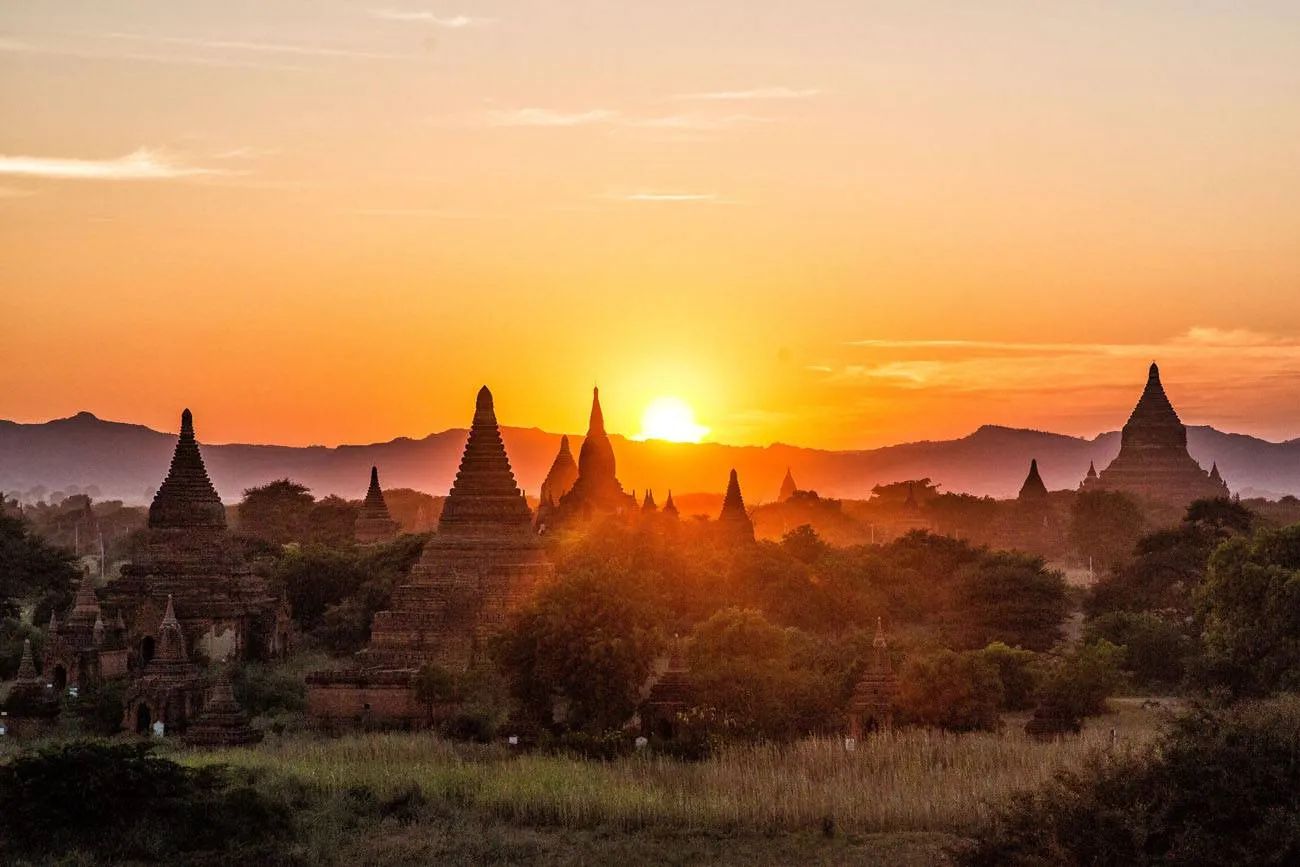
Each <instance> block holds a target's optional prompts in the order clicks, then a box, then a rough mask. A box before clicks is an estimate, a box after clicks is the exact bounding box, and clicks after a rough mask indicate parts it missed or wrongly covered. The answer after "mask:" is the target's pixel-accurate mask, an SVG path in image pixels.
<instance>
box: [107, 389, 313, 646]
mask: <svg viewBox="0 0 1300 867" xmlns="http://www.w3.org/2000/svg"><path fill="white" fill-rule="evenodd" d="M168 598H170V599H172V600H174V607H175V614H176V617H177V621H178V622H179V624H180V627H181V631H182V633H183V634H184V637H185V639H186V645H187V646H188V647H190V648H192V649H193V650H195V651H196V652H198V653H200V654H201V655H203V656H205V657H207V658H208V659H212V660H224V659H255V658H262V657H272V656H280V655H283V654H284V653H286V652H287V650H288V647H289V645H290V643H291V641H292V633H293V627H292V620H291V618H290V612H289V611H288V609H287V606H285V605H284V604H282V602H281V601H280V600H277V599H276V598H275V597H274V596H273V595H271V593H270V592H269V590H268V588H267V586H266V583H265V582H264V581H263V580H262V579H261V578H259V577H257V576H256V575H254V574H253V572H252V570H251V569H250V568H249V566H248V564H247V563H246V562H245V560H244V558H243V556H242V554H241V552H240V550H239V548H238V546H237V545H236V543H235V541H234V539H233V538H232V536H231V534H230V531H229V529H228V528H227V526H226V509H225V506H224V505H223V504H222V502H221V498H220V497H218V496H217V491H216V488H214V487H213V486H212V481H211V480H210V479H209V478H208V473H207V469H206V467H205V466H204V465H203V456H202V454H200V452H199V446H198V442H197V441H196V440H195V437H194V417H193V415H192V414H191V413H190V411H189V410H188V409H187V410H185V412H184V413H182V415H181V432H180V438H179V439H178V440H177V443H176V451H175V453H174V454H173V456H172V462H171V467H170V469H169V470H168V472H167V477H166V478H165V479H164V480H163V483H162V485H161V486H160V487H159V488H158V493H157V494H156V495H155V496H154V499H153V503H152V504H151V505H150V506H149V520H148V524H147V525H146V527H145V530H144V531H143V532H142V533H141V535H140V538H139V540H138V541H137V543H136V546H135V549H134V550H133V552H132V558H131V562H130V563H129V564H128V565H126V566H124V567H123V569H122V577H121V578H119V579H118V580H117V581H114V582H113V583H112V584H111V585H110V586H109V588H108V603H109V605H110V607H111V608H112V609H113V610H115V611H116V612H117V613H118V614H119V615H120V616H121V617H122V618H123V621H124V623H125V626H126V640H127V644H128V647H129V648H130V650H131V653H132V662H133V664H134V665H135V666H136V667H140V666H144V665H147V664H148V662H149V661H150V659H152V657H153V655H154V653H155V650H156V647H157V644H158V640H159V637H160V635H159V630H160V629H161V624H162V618H163V613H164V612H163V607H164V602H165V601H166V600H167V599H168Z"/></svg>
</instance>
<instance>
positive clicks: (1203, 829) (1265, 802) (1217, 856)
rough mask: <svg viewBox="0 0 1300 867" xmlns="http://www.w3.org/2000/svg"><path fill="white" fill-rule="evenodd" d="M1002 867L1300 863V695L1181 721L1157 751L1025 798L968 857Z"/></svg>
mask: <svg viewBox="0 0 1300 867" xmlns="http://www.w3.org/2000/svg"><path fill="white" fill-rule="evenodd" d="M960 861H961V863H963V864H965V865H967V867H994V865H998V867H1002V865H1066V867H1068V865H1084V864H1125V865H1128V864H1132V865H1143V864H1151V865H1155V864H1161V865H1188V867H1191V865H1206V867H1208V865H1219V864H1234V865H1241V867H1249V865H1265V864H1269V865H1273V864H1294V863H1297V862H1298V861H1300V701H1298V700H1297V699H1295V698H1288V699H1286V700H1285V701H1281V702H1276V703H1269V704H1258V705H1251V704H1248V705H1245V706H1241V707H1239V708H1237V709H1235V710H1233V711H1231V712H1228V713H1223V714H1215V713H1208V712H1205V711H1196V712H1193V713H1191V714H1189V715H1188V716H1186V717H1184V718H1182V719H1181V720H1180V721H1179V722H1178V723H1177V725H1176V726H1175V727H1174V729H1173V730H1172V732H1171V733H1170V734H1169V735H1168V737H1167V738H1166V739H1165V741H1164V743H1162V744H1161V745H1160V747H1159V748H1158V749H1155V750H1151V751H1148V752H1143V753H1139V754H1136V755H1126V754H1120V755H1118V756H1115V757H1111V758H1100V759H1097V760H1095V761H1094V763H1093V764H1092V765H1091V766H1090V767H1088V768H1087V769H1085V770H1084V771H1083V772H1081V773H1072V774H1062V775H1060V776H1059V777H1058V778H1057V780H1056V781H1055V782H1054V783H1053V784H1052V785H1050V786H1049V787H1048V788H1047V789H1046V790H1044V791H1041V792H1038V793H1033V794H1025V795H1021V796H1019V797H1018V798H1017V799H1015V800H1014V801H1013V802H1012V804H1011V806H1010V807H1009V808H1007V809H1006V810H1005V811H1004V812H1003V814H1002V816H1001V817H1000V819H999V821H998V822H997V823H996V824H995V825H994V827H993V828H992V829H991V830H990V831H988V832H987V833H985V834H984V835H982V836H981V838H980V839H979V841H978V843H977V844H976V845H975V846H974V847H973V848H972V849H971V850H970V851H968V852H966V853H965V854H963V855H962V856H961V858H960Z"/></svg>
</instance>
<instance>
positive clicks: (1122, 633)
mask: <svg viewBox="0 0 1300 867" xmlns="http://www.w3.org/2000/svg"><path fill="white" fill-rule="evenodd" d="M1099 639H1105V640H1107V641H1109V642H1111V643H1112V644H1115V645H1119V646H1122V647H1123V648H1124V665H1123V668H1124V670H1125V671H1127V672H1129V674H1131V675H1132V677H1133V682H1134V684H1135V685H1136V686H1139V687H1141V688H1143V689H1149V690H1152V689H1154V690H1166V689H1171V688H1173V687H1177V686H1178V685H1179V684H1180V683H1181V682H1182V680H1183V675H1184V674H1185V672H1186V666H1187V661H1188V659H1189V658H1190V657H1191V655H1192V652H1193V644H1192V640H1191V639H1190V638H1189V637H1188V636H1187V634H1186V631H1185V629H1184V626H1183V624H1182V623H1180V622H1178V621H1174V620H1170V619H1169V618H1167V617H1164V616H1162V615H1160V614H1158V613H1156V612H1154V611H1137V612H1134V611H1111V612H1108V613H1106V614H1103V615H1101V616H1100V617H1096V618H1093V619H1092V620H1089V621H1088V625H1087V628H1086V629H1085V631H1084V640H1085V641H1086V642H1089V643H1091V642H1094V641H1097V640H1099Z"/></svg>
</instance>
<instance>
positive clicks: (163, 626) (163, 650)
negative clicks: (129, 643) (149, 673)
mask: <svg viewBox="0 0 1300 867" xmlns="http://www.w3.org/2000/svg"><path fill="white" fill-rule="evenodd" d="M186 660H187V657H186V655H185V634H184V633H183V632H181V623H180V621H179V620H177V619H176V608H175V606H174V605H173V604H172V597H171V594H170V593H169V594H168V595H167V609H166V610H165V611H163V616H162V622H161V623H159V624H158V650H157V653H156V655H155V656H154V658H153V660H152V661H153V662H162V663H167V662H185V661H186Z"/></svg>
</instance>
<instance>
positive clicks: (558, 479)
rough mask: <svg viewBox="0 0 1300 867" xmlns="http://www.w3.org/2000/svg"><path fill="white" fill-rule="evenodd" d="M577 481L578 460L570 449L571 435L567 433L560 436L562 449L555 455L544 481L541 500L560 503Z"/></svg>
mask: <svg viewBox="0 0 1300 867" xmlns="http://www.w3.org/2000/svg"><path fill="white" fill-rule="evenodd" d="M576 481H578V462H577V461H575V460H574V459H573V452H572V451H570V450H569V437H568V435H567V434H565V435H564V436H562V437H560V451H559V453H557V454H556V455H555V460H554V461H553V462H552V463H551V469H550V472H548V473H547V474H546V479H545V480H544V481H543V482H542V490H541V501H542V502H543V503H548V502H549V503H559V502H560V499H561V498H562V497H563V496H564V495H565V494H567V493H569V491H571V490H573V484H574V482H576Z"/></svg>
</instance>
